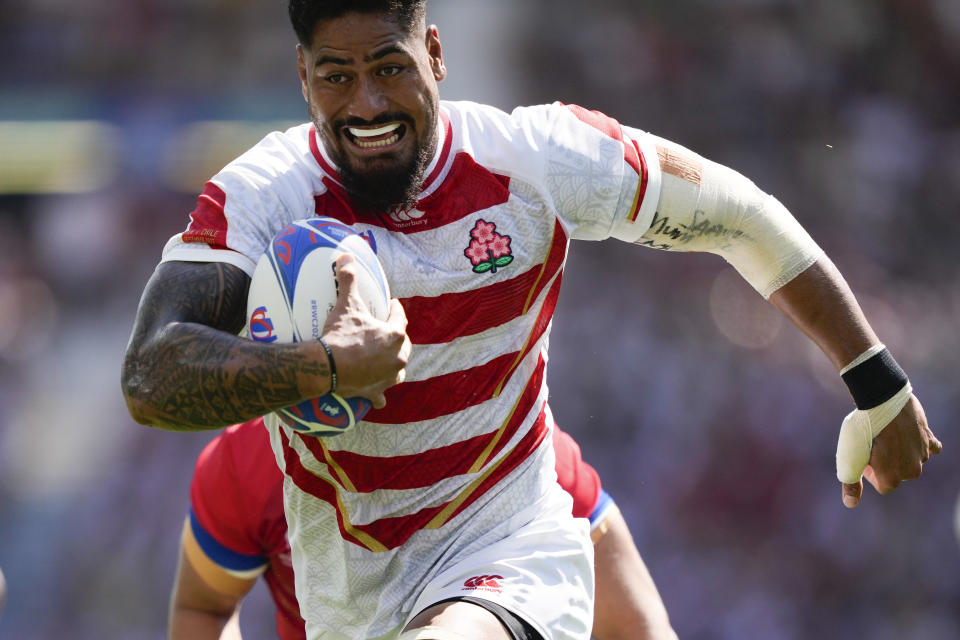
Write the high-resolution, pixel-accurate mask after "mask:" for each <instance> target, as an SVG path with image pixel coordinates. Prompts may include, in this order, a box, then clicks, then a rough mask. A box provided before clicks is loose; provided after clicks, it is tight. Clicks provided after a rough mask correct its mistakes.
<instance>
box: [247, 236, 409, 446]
mask: <svg viewBox="0 0 960 640" xmlns="http://www.w3.org/2000/svg"><path fill="white" fill-rule="evenodd" d="M344 253H350V254H352V255H353V256H354V258H356V261H357V263H358V265H359V266H360V269H359V274H358V276H357V285H358V286H359V289H360V296H361V298H362V299H363V301H364V302H365V303H366V305H367V307H368V308H369V310H370V313H371V314H373V315H374V316H376V317H377V318H379V319H381V320H386V319H387V315H388V314H389V309H390V288H389V286H388V285H387V277H386V274H384V272H383V268H382V267H381V266H380V261H379V260H377V256H376V254H375V253H374V250H373V248H372V247H371V244H370V243H369V242H368V241H367V240H366V239H365V238H364V237H363V236H361V235H358V234H357V233H356V232H355V231H354V230H353V229H351V228H350V227H349V226H347V225H345V224H343V223H342V222H340V221H338V220H334V219H333V218H325V217H316V218H307V219H305V220H298V221H296V222H293V223H291V224H289V225H287V226H286V227H284V228H283V229H281V230H280V232H279V233H277V235H276V236H275V237H274V238H273V240H272V241H271V242H270V245H269V246H268V247H267V250H266V251H265V252H264V254H263V256H261V258H260V261H259V262H258V263H257V268H256V270H255V271H254V273H253V279H252V280H251V282H250V292H249V293H248V294H247V331H248V332H249V335H250V338H252V339H253V340H256V341H259V342H277V343H290V342H302V341H305V340H315V339H316V338H319V337H320V336H321V335H322V333H323V325H324V322H326V319H327V314H328V313H330V310H331V309H333V307H334V305H335V304H336V302H337V278H336V273H335V267H334V265H335V262H336V260H337V257H339V256H340V255H341V254H344ZM371 407H372V405H371V404H370V401H369V400H366V399H365V398H342V397H340V396H339V395H337V394H336V393H328V394H327V395H325V396H321V397H319V398H313V399H311V400H307V401H304V402H301V403H300V404H296V405H291V406H289V407H285V408H283V409H280V410H279V411H277V412H276V413H277V415H278V416H279V417H280V419H281V420H282V421H283V422H284V423H285V424H287V425H289V426H290V427H291V428H293V429H295V430H297V431H300V432H302V433H309V434H312V435H318V436H323V435H336V434H340V433H343V432H344V431H346V430H347V429H350V428H352V427H353V426H354V425H355V424H356V422H357V421H358V420H360V419H361V418H362V417H363V416H364V415H365V414H366V413H367V412H368V411H369V410H370V409H371Z"/></svg>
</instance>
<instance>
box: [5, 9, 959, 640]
mask: <svg viewBox="0 0 960 640" xmlns="http://www.w3.org/2000/svg"><path fill="white" fill-rule="evenodd" d="M430 14H431V15H430V18H431V20H432V21H434V22H436V23H437V24H438V25H439V26H440V33H441V38H442V40H443V43H444V45H445V52H446V55H447V62H448V67H449V69H450V78H449V80H448V81H447V82H446V83H445V84H444V86H443V87H442V94H443V96H444V97H447V98H469V99H476V100H480V101H486V102H491V103H493V104H496V105H498V106H501V107H503V108H507V109H509V108H512V107H513V106H514V105H517V104H523V103H537V102H546V101H552V100H562V101H564V102H573V103H579V104H582V105H584V106H587V107H589V108H595V109H600V110H603V111H605V112H607V113H608V114H610V115H612V116H614V117H616V118H618V119H619V120H620V121H622V122H624V123H628V124H631V125H634V126H638V127H640V128H643V129H647V130H649V131H652V132H654V133H657V134H659V135H663V136H665V137H668V138H671V139H674V140H676V141H678V142H680V143H682V144H685V145H687V146H689V147H691V148H693V149H695V150H697V151H699V152H701V153H703V154H704V155H706V156H708V157H710V158H712V159H715V160H717V161H720V162H723V163H725V164H728V165H730V166H732V167H735V168H737V169H739V170H740V171H742V172H744V173H745V174H747V175H749V176H751V177H752V178H753V179H754V180H755V181H756V182H757V183H758V184H759V185H760V186H761V187H763V188H764V189H766V190H767V191H769V192H772V193H774V194H776V195H777V196H778V197H779V198H780V199H781V200H782V201H783V202H784V203H786V204H787V205H788V207H790V208H791V210H792V211H793V212H794V213H795V215H796V216H797V217H798V218H800V220H801V221H802V222H803V223H804V224H805V225H806V226H807V228H808V229H810V230H811V232H812V233H813V235H814V237H815V238H817V240H818V241H819V242H820V243H821V244H822V245H823V246H824V247H825V248H826V249H827V250H828V252H829V253H830V254H831V256H832V257H833V258H834V260H835V262H836V263H837V264H838V265H839V266H840V268H841V270H842V271H843V272H844V273H845V274H846V276H847V277H848V279H849V280H850V282H851V284H852V286H853V287H854V290H855V291H856V292H857V294H858V296H859V297H860V300H861V302H862V303H863V305H864V307H865V308H866V309H867V311H868V313H869V315H870V317H871V318H872V320H873V322H874V323H875V326H876V328H877V329H878V331H879V333H880V335H881V337H882V339H883V340H884V341H885V342H886V343H887V344H888V345H889V346H890V347H891V349H892V351H893V353H895V354H896V356H897V358H898V359H899V360H900V362H901V363H902V364H903V365H904V366H905V368H906V369H907V370H908V371H909V372H910V373H911V376H912V378H913V381H914V385H915V387H916V389H917V393H918V395H919V396H920V398H921V399H922V400H923V401H924V403H925V406H926V409H927V412H928V417H929V419H930V422H931V424H932V425H933V427H934V429H935V431H936V432H937V434H938V435H939V436H940V438H941V439H942V440H943V442H944V443H945V445H946V447H947V449H946V452H945V453H944V454H943V455H942V456H941V457H940V459H938V460H936V461H935V463H934V464H932V465H930V466H929V468H928V469H927V470H926V471H925V472H924V475H923V477H922V479H920V480H917V481H914V482H911V483H909V484H908V485H907V486H906V487H904V488H903V489H901V490H900V491H897V492H895V493H894V494H892V495H890V496H888V497H886V498H884V499H879V498H878V497H877V496H876V495H875V494H873V493H872V491H868V493H867V495H866V498H865V500H864V502H863V504H862V505H861V506H860V508H858V509H857V510H856V511H847V510H846V509H844V508H843V506H842V505H841V502H840V489H839V486H838V485H837V482H836V480H835V477H834V470H833V453H834V447H835V441H836V440H835V439H836V433H837V430H838V428H839V425H840V420H841V418H842V417H843V415H845V413H846V412H847V411H848V410H849V409H850V401H849V399H848V397H847V395H846V392H845V390H844V388H843V386H842V384H841V383H840V381H839V379H838V378H837V376H836V375H835V374H834V373H833V371H832V369H831V368H830V366H829V364H828V363H827V361H826V358H824V357H823V356H822V355H820V353H819V352H817V351H815V350H814V349H812V348H811V347H810V346H808V345H807V343H806V342H805V340H804V339H803V338H802V337H801V336H800V335H799V334H798V332H797V331H796V330H794V329H793V328H792V327H790V326H788V325H787V324H786V323H785V322H784V321H782V320H781V319H780V318H779V317H778V315H777V314H776V313H775V312H772V310H771V309H769V308H767V307H766V306H765V303H763V302H762V300H761V299H760V298H759V297H757V296H756V295H755V294H754V293H753V292H752V290H750V289H748V288H747V287H746V285H745V284H743V283H742V282H741V281H739V279H738V278H737V277H735V275H734V274H733V272H732V271H731V270H730V269H729V268H727V267H726V266H725V265H724V263H723V262H722V261H721V260H719V259H718V258H715V257H713V256H685V257H681V256H679V255H671V254H665V253H661V252H655V251H649V250H643V249H639V248H634V247H630V246H627V245H622V244H618V243H613V244H611V243H604V244H603V245H598V244H590V243H578V244H575V245H574V248H573V253H572V257H571V259H570V264H569V267H568V269H567V272H566V276H565V277H566V280H567V282H566V287H565V289H564V293H563V295H562V296H561V299H560V310H559V311H558V314H557V319H556V321H555V325H554V332H553V362H552V367H551V378H550V383H551V387H552V392H553V394H552V397H553V400H552V404H553V408H554V411H555V414H556V415H557V417H558V420H559V421H560V423H561V424H562V425H564V426H565V427H566V428H567V430H569V431H570V432H571V433H573V434H574V435H575V436H576V437H577V438H578V440H579V441H580V443H581V444H582V446H583V450H584V455H585V457H586V459H587V460H588V461H589V462H591V463H592V464H593V465H594V466H596V467H597V469H598V470H599V471H600V473H601V475H602V477H603V479H604V482H605V485H606V487H607V489H608V490H609V491H610V493H611V494H612V495H613V496H614V497H615V498H616V499H617V501H618V502H619V504H620V506H621V508H622V509H623V511H624V512H625V514H626V516H627V519H628V521H629V522H630V524H631V526H632V527H633V530H634V533H635V536H636V540H637V543H638V545H639V547H640V549H641V552H642V553H643V554H644V556H645V558H646V560H647V562H648V564H649V565H650V568H651V571H652V573H653V575H654V577H655V579H656V580H657V582H658V584H659V586H660V589H661V593H662V594H663V597H664V599H665V601H666V604H667V607H668V609H669V610H670V612H671V615H672V618H673V621H674V624H675V627H676V629H677V630H678V632H679V634H680V637H681V638H685V639H704V640H706V639H711V640H712V639H717V640H721V639H723V640H726V639H730V640H733V639H738V640H739V639H744V638H763V639H767V640H773V639H783V640H787V639H791V640H792V639H806V638H819V639H823V638H865V637H869V638H872V639H873V640H887V639H890V640H893V639H898V640H903V639H923V640H940V639H944V640H946V639H950V638H958V637H960V570H958V568H960V565H958V546H957V543H956V540H955V539H954V536H953V532H952V524H951V523H952V509H953V505H954V503H955V499H956V497H957V493H958V491H960V473H958V472H957V468H958V465H957V461H958V451H960V447H958V445H957V438H956V437H955V434H956V433H957V429H956V427H955V416H956V415H957V413H958V408H960V384H958V375H957V354H958V337H957V335H958V332H957V328H958V320H957V318H958V317H960V278H958V275H960V274H958V271H960V261H958V258H957V253H958V250H960V241H958V239H960V234H958V231H960V215H958V214H960V207H958V205H960V118H958V115H960V4H958V3H957V2H956V1H955V0H713V1H706V0H670V1H666V0H664V1H659V0H648V1H645V2H636V1H634V0H594V1H592V2H589V3H584V2H578V1H575V0H523V1H522V2H514V1H511V0H484V1H483V2H476V1H472V0H433V3H432V7H431V9H430ZM0 59H2V60H3V61H4V62H3V64H2V65H0V309H2V316H3V321H2V322H0V567H2V569H3V572H4V574H5V575H6V578H7V582H8V585H9V597H8V602H7V607H6V611H5V613H4V616H3V618H2V619H0V637H3V638H18V639H21V640H32V639H41V638H72V639H77V640H80V639H87V638H90V639H102V638H123V639H131V640H136V639H140V638H144V639H146V638H160V637H162V636H163V633H164V624H165V616H166V609H167V595H168V590H169V587H170V583H171V579H172V576H173V571H174V564H175V553H176V548H177V539H178V534H179V531H180V526H181V523H182V519H183V516H184V514H185V509H186V506H187V488H188V483H189V479H190V474H191V470H192V464H193V461H194V458H195V456H196V454H197V453H198V452H199V451H200V449H201V448H202V447H203V445H204V444H205V443H206V442H207V441H208V440H209V439H210V438H211V437H212V435H213V434H211V433H203V434H175V433H167V432H161V431H155V430H151V429H148V428H145V427H141V426H137V425H135V424H134V423H133V422H132V421H131V420H130V419H129V418H128V416H127V413H126V410H125V408H124V405H123V402H122V399H121V395H120V389H119V366H120V358H121V354H122V351H123V348H124V345H125V343H126V340H127V336H128V334H129V330H130V327H131V323H132V318H133V313H134V310H135V307H136V304H137V300H138V297H139V294H140V291H141V289H142V287H143V285H144V283H145V281H146V279H147V277H148V276H149V274H150V272H151V270H152V269H153V267H154V265H155V264H156V262H157V260H158V259H159V255H160V249H161V248H162V246H163V243H164V242H165V240H166V239H167V238H168V237H169V236H170V235H172V234H173V233H175V232H177V231H179V230H181V228H182V227H183V226H184V225H185V223H186V215H187V213H188V212H189V211H190V210H191V209H192V207H193V202H194V199H195V196H196V193H197V192H198V190H199V188H200V185H201V184H202V183H203V181H204V180H205V179H206V178H207V177H208V176H209V175H210V174H212V173H213V172H214V171H216V170H217V169H219V168H220V166H222V165H223V164H224V163H225V162H226V161H228V160H229V159H230V158H232V157H233V156H234V155H236V153H238V152H239V151H241V150H243V149H245V148H246V147H247V146H249V145H250V144H252V143H253V142H255V141H256V140H257V139H259V137H261V136H262V135H263V134H264V133H265V132H267V131H269V130H271V129H273V128H275V127H277V126H282V125H283V123H287V122H291V121H299V120H301V119H302V118H303V117H304V108H303V104H302V101H301V98H300V94H299V88H298V84H297V78H296V72H295V67H294V41H293V36H292V33H291V31H290V29H289V27H288V26H287V23H286V17H285V11H284V4H283V3H282V2H281V1H280V0H271V1H270V2H263V1H254V0H163V1H160V0H139V1H137V2H107V1H106V0H86V1H85V2H82V3H78V2H68V1H66V0H32V1H31V2H29V3H27V2H24V1H22V0H21V1H19V2H18V1H17V0H13V1H10V0H0ZM242 620H243V625H244V628H245V630H246V632H247V636H248V637H250V638H266V637H271V636H272V635H273V621H272V615H271V609H270V606H269V605H268V604H267V602H266V596H265V591H264V590H262V589H260V588H258V589H257V591H255V593H254V595H253V597H252V598H251V601H250V602H249V603H248V605H247V606H246V607H245V609H244V611H243V617H242Z"/></svg>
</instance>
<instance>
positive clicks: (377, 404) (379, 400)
mask: <svg viewBox="0 0 960 640" xmlns="http://www.w3.org/2000/svg"><path fill="white" fill-rule="evenodd" d="M367 399H368V400H369V401H370V403H371V404H372V405H373V408H374V409H383V408H384V407H385V406H387V398H386V396H384V395H383V394H382V393H378V394H375V395H372V396H371V397H370V398H367Z"/></svg>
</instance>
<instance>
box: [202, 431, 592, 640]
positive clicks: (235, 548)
mask: <svg viewBox="0 0 960 640" xmlns="http://www.w3.org/2000/svg"><path fill="white" fill-rule="evenodd" d="M553 447H554V450H555V451H556V456H557V467H556V468H557V480H558V481H559V483H560V486H561V487H563V489H564V490H565V491H566V492H567V493H569V494H570V495H571V497H572V498H573V515H574V517H577V518H587V519H589V520H590V522H591V523H592V524H594V525H595V524H598V523H599V522H600V521H602V519H603V516H604V514H605V513H606V508H607V507H608V505H609V504H610V502H609V501H610V499H609V497H608V496H607V495H606V493H605V492H603V491H602V488H601V486H600V476H599V475H598V474H597V472H596V470H595V469H594V468H593V467H591V466H590V465H589V464H587V463H586V462H584V461H583V459H582V458H581V456H580V447H579V445H577V443H576V442H575V441H574V440H573V438H571V437H570V436H569V435H568V434H567V433H566V432H564V431H562V430H560V429H559V428H557V429H555V430H554V432H553ZM190 527H191V530H192V533H193V535H192V536H191V537H188V538H186V541H185V543H188V544H191V545H196V549H191V550H188V551H189V552H190V553H196V552H199V553H202V554H203V555H204V556H206V558H207V559H208V560H210V562H211V564H212V565H214V566H216V567H219V568H220V569H221V570H222V571H225V572H227V573H230V574H232V575H236V576H238V577H245V578H250V577H254V576H262V577H263V579H264V580H265V581H266V584H267V589H268V591H269V592H270V597H271V598H273V601H274V603H275V604H276V607H277V614H276V621H277V634H278V636H279V637H280V638H281V639H282V640H304V639H305V638H306V635H305V630H304V622H303V618H301V616H300V608H299V605H298V604H297V599H296V595H295V591H294V580H293V565H292V564H291V561H290V543H289V542H288V541H287V521H286V519H285V517H284V513H283V474H282V473H281V472H280V469H279V468H278V467H277V465H276V463H275V462H274V455H273V450H272V449H271V447H270V439H269V436H268V435H267V431H266V429H264V426H263V420H262V419H259V418H258V419H256V420H251V421H249V422H245V423H243V424H240V425H234V426H232V427H228V428H227V429H224V431H223V432H222V433H221V434H220V435H218V436H217V437H216V438H214V439H213V440H212V441H211V442H210V443H209V444H208V445H207V446H206V447H204V449H203V451H202V452H201V453H200V456H199V457H198V458H197V463H196V466H195V468H194V472H193V481H192V483H191V485H190ZM205 566H206V565H205V564H203V565H198V566H197V567H194V568H195V569H196V570H197V571H199V572H200V573H201V575H204V567H205ZM208 581H209V582H211V583H214V584H215V583H216V576H210V577H209V578H208Z"/></svg>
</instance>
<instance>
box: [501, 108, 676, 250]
mask: <svg viewBox="0 0 960 640" xmlns="http://www.w3.org/2000/svg"><path fill="white" fill-rule="evenodd" d="M513 115H514V117H521V118H525V119H528V120H530V125H529V126H530V128H531V130H532V133H531V135H530V137H531V138H532V139H533V140H534V142H535V147H536V148H537V149H538V150H539V151H540V152H541V154H540V155H541V157H543V158H544V160H543V162H544V165H543V167H542V171H543V176H542V180H543V186H544V187H545V189H546V191H547V193H548V194H549V196H550V198H551V200H552V205H553V207H554V209H555V210H556V212H557V214H558V216H559V218H560V220H561V222H562V223H563V224H564V226H565V227H566V228H567V229H569V231H570V236H571V237H572V238H575V239H581V240H603V239H606V238H610V237H615V238H619V239H621V240H625V241H628V242H633V241H636V240H637V239H638V238H640V236H642V235H643V233H644V232H645V231H646V230H647V228H648V227H649V226H650V222H651V221H652V220H653V215H654V212H655V209H656V206H657V200H658V198H659V192H660V164H659V160H658V158H657V153H656V147H655V145H654V142H653V139H652V138H651V137H650V136H649V135H648V134H646V133H645V132H643V131H641V130H639V129H635V128H631V127H624V126H622V125H621V124H620V123H619V122H617V121H616V120H614V119H613V118H611V117H609V116H607V115H605V114H603V113H601V112H599V111H589V110H587V109H584V108H583V107H579V106H577V105H564V104H560V103H554V104H552V105H546V106H540V107H527V108H523V109H518V110H516V111H514V114H513Z"/></svg>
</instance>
